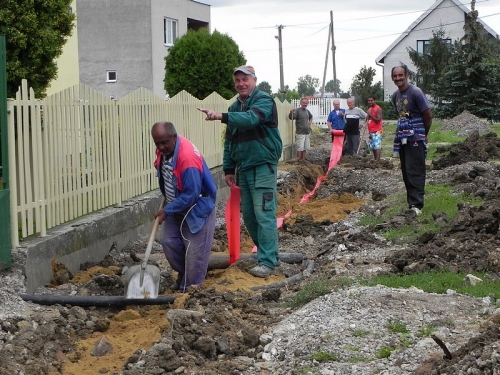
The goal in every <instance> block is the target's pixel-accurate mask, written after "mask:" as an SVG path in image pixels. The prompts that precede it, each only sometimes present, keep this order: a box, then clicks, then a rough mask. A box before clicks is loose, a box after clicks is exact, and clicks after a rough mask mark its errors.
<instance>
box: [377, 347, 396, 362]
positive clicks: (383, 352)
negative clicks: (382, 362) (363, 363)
mask: <svg viewBox="0 0 500 375" xmlns="http://www.w3.org/2000/svg"><path fill="white" fill-rule="evenodd" d="M393 350H394V348H393V347H392V346H383V347H381V348H380V349H379V350H378V351H377V353H375V357H377V358H378V359H382V358H389V356H390V355H391V353H392V351H393Z"/></svg>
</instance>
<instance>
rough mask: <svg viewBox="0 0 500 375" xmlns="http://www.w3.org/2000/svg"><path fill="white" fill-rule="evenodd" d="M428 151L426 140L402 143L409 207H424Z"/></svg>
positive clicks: (402, 160)
mask: <svg viewBox="0 0 500 375" xmlns="http://www.w3.org/2000/svg"><path fill="white" fill-rule="evenodd" d="M426 153H427V151H426V146H425V144H424V141H410V140H408V143H407V144H405V145H401V149H400V150H399V160H400V161H401V172H402V173H403V181H404V183H405V187H406V200H407V202H408V207H411V206H415V207H417V208H420V209H421V208H423V207H424V195H425V173H426V172H425V156H426Z"/></svg>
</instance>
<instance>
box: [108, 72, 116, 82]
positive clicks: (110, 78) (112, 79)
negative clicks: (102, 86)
mask: <svg viewBox="0 0 500 375" xmlns="http://www.w3.org/2000/svg"><path fill="white" fill-rule="evenodd" d="M106 82H116V70H106Z"/></svg>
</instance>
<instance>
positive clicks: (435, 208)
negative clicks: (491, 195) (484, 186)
mask: <svg viewBox="0 0 500 375" xmlns="http://www.w3.org/2000/svg"><path fill="white" fill-rule="evenodd" d="M451 190H452V187H450V186H443V185H426V187H425V207H424V209H423V211H422V215H420V216H417V217H415V218H414V220H413V221H411V222H410V223H409V224H408V225H402V226H400V227H397V228H395V227H392V226H391V227H390V228H388V229H387V230H382V231H381V232H379V233H380V234H381V235H382V236H384V237H385V238H386V239H387V240H391V241H393V242H394V243H399V244H400V243H407V242H411V241H413V240H415V239H416V238H418V237H419V236H420V235H422V234H424V233H426V232H428V231H433V232H439V230H440V227H439V225H438V224H436V222H435V220H434V218H433V216H432V214H433V213H443V214H445V215H446V216H447V218H448V220H451V219H453V218H454V217H455V216H456V214H457V212H458V207H457V204H459V203H469V204H472V205H474V206H479V205H481V203H482V200H481V199H480V198H478V197H473V196H469V195H465V194H452V193H451ZM388 200H389V202H390V205H389V207H388V208H387V209H386V210H385V211H384V212H382V213H381V215H380V216H371V215H365V216H363V217H362V218H361V219H360V222H359V223H360V225H362V226H368V225H377V224H381V223H384V222H389V221H390V220H391V219H392V218H393V217H394V216H396V215H398V214H402V213H404V212H405V211H406V209H407V203H406V192H404V191H401V192H399V193H397V194H395V195H393V196H391V197H388Z"/></svg>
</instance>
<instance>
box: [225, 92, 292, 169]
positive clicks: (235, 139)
mask: <svg viewBox="0 0 500 375" xmlns="http://www.w3.org/2000/svg"><path fill="white" fill-rule="evenodd" d="M222 122H223V123H225V124H227V126H226V138H225V141H224V160H223V163H222V168H223V169H224V174H234V173H235V171H236V169H239V170H246V169H249V168H253V167H255V166H257V165H261V164H266V163H269V164H278V160H279V159H280V157H281V152H282V150H283V143H282V142H281V135H280V132H279V130H278V112H277V110H276V103H275V102H274V99H273V98H271V97H270V96H269V95H268V94H266V93H265V92H263V91H260V90H259V89H257V88H256V89H255V90H254V91H253V92H252V93H251V94H250V95H249V96H248V98H247V99H246V100H245V102H243V103H242V102H240V101H239V100H236V101H235V102H234V103H233V104H231V106H230V107H229V109H228V113H223V114H222Z"/></svg>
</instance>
